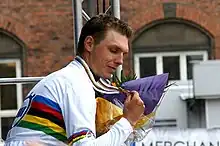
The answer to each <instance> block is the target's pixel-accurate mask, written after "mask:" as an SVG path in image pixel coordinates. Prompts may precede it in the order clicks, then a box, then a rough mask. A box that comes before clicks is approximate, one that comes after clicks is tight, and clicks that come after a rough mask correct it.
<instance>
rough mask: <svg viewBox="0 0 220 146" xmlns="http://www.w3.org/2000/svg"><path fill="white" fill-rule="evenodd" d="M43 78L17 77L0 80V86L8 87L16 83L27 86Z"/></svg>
mask: <svg viewBox="0 0 220 146" xmlns="http://www.w3.org/2000/svg"><path fill="white" fill-rule="evenodd" d="M43 78H44V77H18V78H0V85H10V84H16V83H22V84H29V83H35V82H39V81H40V80H42V79H43Z"/></svg>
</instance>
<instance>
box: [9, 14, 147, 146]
mask: <svg viewBox="0 0 220 146" xmlns="http://www.w3.org/2000/svg"><path fill="white" fill-rule="evenodd" d="M131 35H132V31H131V29H130V28H129V27H128V25H127V24H126V23H124V22H123V21H121V20H119V19H117V18H114V17H111V16H108V15H103V14H100V15H97V16H95V17H93V18H91V19H90V20H89V21H88V22H87V23H86V24H85V25H84V27H83V28H82V31H81V36H80V39H79V43H78V48H77V57H76V59H75V60H74V61H72V62H71V63H70V64H68V65H67V66H66V67H64V68H63V69H61V70H59V71H56V72H54V73H52V74H50V75H48V76H47V77H46V78H44V79H43V80H41V81H40V82H39V83H38V84H37V85H36V86H35V87H34V88H33V89H32V90H31V91H30V93H29V94H28V96H27V98H26V99H25V101H24V103H23V106H22V107H21V109H20V110H19V112H18V114H17V116H16V118H15V120H14V123H13V124H12V128H11V130H10V131H9V132H8V135H7V140H6V146H10V145H16V146H21V145H25V144H27V143H29V142H32V141H40V142H41V143H42V144H44V145H62V144H66V143H68V144H69V145H73V146H75V145H79V146H81V145H82V146H93V145H97V146H103V145H108V146H120V145H122V144H123V143H124V142H125V141H126V139H127V138H128V136H129V135H130V134H131V133H132V131H133V128H132V126H133V125H135V123H136V122H137V121H138V120H139V118H140V116H141V115H142V114H143V112H144V104H143V101H142V100H141V99H140V97H139V95H138V93H137V92H132V93H130V94H128V97H127V99H126V101H125V104H124V110H123V117H122V118H121V119H120V120H119V121H118V122H116V123H115V124H114V125H113V126H112V127H111V129H110V130H109V131H108V132H107V133H106V134H103V135H102V136H100V137H98V138H96V131H95V114H96V100H95V91H99V92H101V93H109V94H111V93H115V92H118V91H117V90H116V89H115V88H111V89H109V88H108V87H109V86H105V84H104V85H103V84H99V82H97V81H98V80H100V79H109V78H110V77H111V75H112V73H113V72H115V70H116V68H117V67H118V66H119V65H121V64H122V63H123V57H124V55H125V54H126V53H128V51H129V47H128V42H129V39H130V37H131Z"/></svg>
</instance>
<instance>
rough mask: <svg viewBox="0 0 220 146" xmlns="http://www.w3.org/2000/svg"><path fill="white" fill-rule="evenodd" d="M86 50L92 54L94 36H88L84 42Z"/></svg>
mask: <svg viewBox="0 0 220 146" xmlns="http://www.w3.org/2000/svg"><path fill="white" fill-rule="evenodd" d="M84 46H85V50H86V51H88V52H91V51H92V50H93V47H94V39H93V37H92V36H87V37H86V38H85V40H84Z"/></svg>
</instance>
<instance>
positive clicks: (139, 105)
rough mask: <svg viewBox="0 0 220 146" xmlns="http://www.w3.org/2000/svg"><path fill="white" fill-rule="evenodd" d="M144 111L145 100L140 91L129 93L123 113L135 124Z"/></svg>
mask: <svg viewBox="0 0 220 146" xmlns="http://www.w3.org/2000/svg"><path fill="white" fill-rule="evenodd" d="M143 113H144V102H143V101H142V100H141V98H140V96H139V94H138V92H136V91H132V92H131V93H128V95H127V98H126V100H125V103H124V110H123V115H124V117H125V118H126V119H127V120H128V121H129V122H130V123H131V125H132V126H134V125H135V124H136V123H137V121H138V120H139V119H140V117H141V116H142V115H143Z"/></svg>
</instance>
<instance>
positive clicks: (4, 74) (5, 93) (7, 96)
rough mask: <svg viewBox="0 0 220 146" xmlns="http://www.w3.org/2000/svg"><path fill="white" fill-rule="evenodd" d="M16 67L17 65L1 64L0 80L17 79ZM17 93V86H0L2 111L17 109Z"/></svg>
mask: <svg viewBox="0 0 220 146" xmlns="http://www.w3.org/2000/svg"><path fill="white" fill-rule="evenodd" d="M15 67H16V64H15V63H0V70H1V72H0V78H10V77H16V70H15ZM16 92H17V90H16V85H1V86H0V98H1V100H0V110H6V109H16V108H17V94H16Z"/></svg>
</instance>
